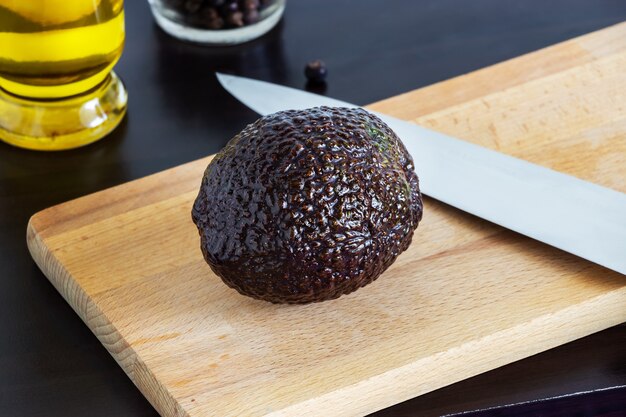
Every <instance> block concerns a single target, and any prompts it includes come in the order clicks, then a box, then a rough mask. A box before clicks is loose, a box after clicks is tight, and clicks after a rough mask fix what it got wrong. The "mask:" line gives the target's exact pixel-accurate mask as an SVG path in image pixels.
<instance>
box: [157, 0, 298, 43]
mask: <svg viewBox="0 0 626 417" xmlns="http://www.w3.org/2000/svg"><path fill="white" fill-rule="evenodd" d="M149 2H150V5H151V6H152V14H153V15H154V18H155V20H156V22H157V23H158V25H159V26H160V27H161V28H162V29H163V30H164V31H165V32H167V33H169V34H170V35H172V36H174V37H176V38H179V39H182V40H186V41H191V42H196V43H202V44H206V45H236V44H240V43H243V42H247V41H251V40H253V39H256V38H258V37H259V36H261V35H264V34H265V33H267V32H269V31H270V30H271V29H272V28H273V27H274V26H276V24H277V23H278V21H279V20H280V18H281V17H282V15H283V12H284V10H285V2H286V0H149Z"/></svg>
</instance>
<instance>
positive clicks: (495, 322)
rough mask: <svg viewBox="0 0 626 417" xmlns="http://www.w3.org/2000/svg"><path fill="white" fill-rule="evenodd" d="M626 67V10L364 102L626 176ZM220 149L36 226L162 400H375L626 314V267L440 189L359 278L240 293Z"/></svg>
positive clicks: (231, 409) (225, 410) (350, 409)
mask: <svg viewBox="0 0 626 417" xmlns="http://www.w3.org/2000/svg"><path fill="white" fill-rule="evenodd" d="M625 68H626V23H625V24H621V25H617V26H614V27H611V28H608V29H605V30H602V31H599V32H596V33H592V34H589V35H587V36H583V37H581V38H577V39H574V40H571V41H568V42H564V43H562V44H559V45H556V46H553V47H550V48H546V49H544V50H541V51H538V52H535V53H532V54H529V55H525V56H522V57H520V58H516V59H514V60H511V61H508V62H504V63H501V64H498V65H494V66H492V67H490V68H486V69H483V70H480V71H477V72H474V73H471V74H468V75H464V76H461V77H458V78H454V79H452V80H449V81H445V82H442V83H439V84H436V85H433V86H430V87H427V88H422V89H419V90H416V91H413V92H410V93H407V94H404V95H401V96H398V97H394V98H391V99H389V100H385V101H383V102H380V103H376V104H373V105H372V106H370V107H371V108H372V109H376V110H378V111H381V112H386V113H389V114H391V115H394V116H397V117H400V118H403V119H407V120H412V121H415V122H416V123H418V124H421V125H424V126H427V127H431V128H433V129H436V130H439V131H442V132H445V133H448V134H451V135H455V136H458V137H461V138H465V139H467V140H470V141H472V142H475V143H479V144H481V145H484V146H487V147H490V148H494V149H497V150H499V151H502V152H506V153H509V154H512V155H515V156H518V157H521V158H524V159H528V160H530V161H533V162H536V163H539V164H542V165H545V166H548V167H551V168H554V169H557V170H560V171H563V172H567V173H569V174H572V175H575V176H578V177H581V178H584V179H586V180H590V181H594V182H596V183H598V184H602V185H605V186H608V187H612V188H614V189H617V190H620V191H622V192H626V71H625ZM209 160H210V158H205V159H202V160H199V161H195V162H191V163H189V164H186V165H182V166H180V167H177V168H174V169H171V170H168V171H165V172H161V173H158V174H156V175H152V176H150V177H147V178H143V179H140V180H137V181H133V182H131V183H127V184H124V185H121V186H118V187H115V188H112V189H109V190H106V191H102V192H99V193H97V194H93V195H90V196H87V197H83V198H80V199H78V200H74V201H70V202H68V203H65V204H62V205H59V206H56V207H52V208H50V209H47V210H45V211H43V212H40V213H38V214H36V215H35V216H33V218H32V219H31V221H30V224H29V227H28V245H29V248H30V250H31V252H32V255H33V258H34V259H35V261H36V262H37V264H38V265H39V266H40V268H41V269H42V270H43V271H44V273H45V274H46V276H47V277H48V278H49V279H50V281H51V282H52V283H53V284H54V285H55V287H56V288H57V289H58V290H59V292H60V293H61V294H62V295H63V297H65V299H66V300H67V301H68V303H70V304H71V306H72V307H73V308H74V310H76V312H77V313H78V314H79V315H80V317H81V318H82V319H83V320H84V321H85V323H86V324H87V325H88V326H89V327H90V328H91V330H92V331H93V332H94V333H95V334H96V336H97V337H98V338H99V339H100V340H101V341H102V343H103V344H104V346H105V347H106V348H107V349H108V350H109V352H111V355H113V357H114V358H115V360H117V361H118V363H119V364H120V366H121V367H122V368H123V369H124V371H125V372H126V373H127V374H128V376H129V377H130V378H131V379H132V380H133V382H134V383H135V384H136V385H137V387H139V389H140V390H141V392H143V393H144V395H145V396H146V397H147V398H148V400H149V401H150V402H151V403H152V404H153V405H154V407H155V408H156V409H157V410H158V411H159V412H160V413H161V414H162V415H163V416H214V415H215V416H217V415H219V416H246V415H254V416H260V415H271V416H287V415H289V416H316V415H319V416H355V415H362V414H365V413H369V412H373V411H375V410H379V409H382V408H385V407H388V406H390V405H392V404H395V403H398V402H400V401H403V400H406V399H408V398H411V397H415V396H417V395H420V394H423V393H425V392H428V391H432V390H434V389H436V388H439V387H442V386H445V385H448V384H451V383H453V382H455V381H459V380H461V379H464V378H468V377H470V376H473V375H476V374H479V373H481V372H485V371H487V370H490V369H493V368H496V367H498V366H501V365H504V364H507V363H510V362H512V361H516V360H518V359H521V358H524V357H527V356H530V355H533V354H535V353H538V352H541V351H543V350H546V349H549V348H552V347H555V346H557V345H560V344H563V343H566V342H569V341H571V340H574V339H577V338H579V337H582V336H585V335H588V334H590V333H593V332H597V331H599V330H602V329H605V328H607V327H610V326H613V325H616V324H618V323H621V322H624V321H626V277H624V276H622V275H619V274H617V273H614V272H612V271H609V270H607V269H605V268H602V267H600V266H597V265H594V264H592V263H589V262H586V261H584V260H581V259H579V258H577V257H575V256H572V255H569V254H567V253H565V252H562V251H559V250H556V249H553V248H551V247H549V246H547V245H544V244H542V243H539V242H535V241H532V240H530V239H528V238H525V237H523V236H520V235H517V234H515V233H513V232H510V231H508V230H505V229H503V228H501V227H497V226H494V225H493V224H490V223H488V222H486V221H482V220H480V219H478V218H475V217H472V216H470V215H467V214H464V213H462V212H460V211H458V210H456V209H454V208H452V207H449V206H446V205H444V204H441V203H438V202H436V201H433V200H430V199H427V201H426V207H425V215H424V220H423V223H422V224H421V225H420V227H419V229H418V231H417V234H416V236H415V238H414V243H413V245H412V246H411V248H410V249H409V250H408V251H407V252H406V253H404V254H403V255H402V256H401V257H400V258H399V259H398V260H397V262H396V263H395V264H394V265H393V266H392V267H391V268H390V269H389V270H388V271H387V272H386V273H385V274H384V275H383V276H382V277H381V278H379V280H378V281H376V282H375V283H373V284H371V285H369V286H367V287H365V288H363V289H361V290H359V291H357V292H356V293H354V294H351V295H349V296H344V297H342V298H340V299H339V300H336V301H331V302H325V303H321V304H314V305H306V306H278V305H272V304H268V303H265V302H260V301H255V300H252V299H249V298H245V297H242V296H240V295H238V294H237V293H236V292H235V291H233V290H231V289H229V288H227V287H226V286H225V285H224V284H222V282H221V281H220V280H219V279H218V278H217V277H216V276H215V275H213V274H212V273H211V271H210V270H209V268H208V267H207V266H206V264H205V263H204V261H203V260H202V256H201V253H200V250H199V241H198V240H199V239H198V235H197V232H196V229H195V226H194V225H193V224H192V222H191V218H190V211H191V204H192V200H193V199H194V197H195V195H196V190H197V188H198V186H199V183H200V178H201V175H202V171H203V169H204V168H205V166H206V164H207V163H208V162H209ZM417 170H418V172H419V167H417ZM529 204H532V201H530V202H529ZM624 215H625V216H626V213H624ZM624 256H626V245H625V247H624Z"/></svg>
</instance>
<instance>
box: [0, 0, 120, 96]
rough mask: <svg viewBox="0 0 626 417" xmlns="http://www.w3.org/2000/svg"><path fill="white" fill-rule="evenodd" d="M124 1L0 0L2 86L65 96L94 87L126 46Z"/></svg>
mask: <svg viewBox="0 0 626 417" xmlns="http://www.w3.org/2000/svg"><path fill="white" fill-rule="evenodd" d="M123 10H124V9H123V0H0V87H1V88H3V89H4V90H6V91H8V92H10V93H12V94H15V95H18V96H22V97H29V98H60V97H68V96H72V95H76V94H80V93H84V92H85V91H87V90H89V89H91V88H93V87H95V86H96V85H98V84H100V83H101V82H102V81H103V80H104V79H105V77H107V75H108V74H109V73H110V71H111V69H112V68H113V66H114V65H115V63H116V62H117V60H118V59H119V57H120V55H121V53H122V49H123V46H124V11H123Z"/></svg>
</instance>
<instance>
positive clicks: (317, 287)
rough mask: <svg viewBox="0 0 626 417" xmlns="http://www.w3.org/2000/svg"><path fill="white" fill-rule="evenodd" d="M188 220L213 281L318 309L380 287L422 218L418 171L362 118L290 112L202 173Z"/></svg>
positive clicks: (255, 127)
mask: <svg viewBox="0 0 626 417" xmlns="http://www.w3.org/2000/svg"><path fill="white" fill-rule="evenodd" d="M192 217H193V220H194V223H196V225H197V226H198V230H199V232H200V236H201V245H202V253H203V254H204V258H205V259H206V261H207V262H208V264H209V265H210V266H211V269H213V271H214V272H215V273H216V274H217V275H218V276H220V277H221V278H222V280H223V281H224V282H225V283H226V284H227V285H228V286H230V287H232V288H234V289H236V290H237V291H239V292H240V293H241V294H244V295H247V296H250V297H254V298H257V299H261V300H267V301H271V302H273V303H300V304H303V303H310V302H316V301H323V300H330V299H333V298H337V297H339V296H341V295H342V294H348V293H350V292H352V291H354V290H356V289H358V288H360V287H363V286H365V285H367V284H369V283H370V282H372V281H374V280H375V279H376V278H378V276H379V275H380V274H381V273H382V272H383V271H384V270H385V269H387V267H389V265H391V264H392V263H393V262H394V261H395V259H396V257H397V256H398V255H399V254H400V253H402V252H403V251H404V250H406V248H407V247H408V246H409V244H410V243H411V238H412V236H413V231H414V229H415V228H416V227H417V225H418V222H419V221H420V219H421V217H422V198H421V195H420V191H419V187H418V179H417V175H416V174H415V172H414V170H413V161H412V159H411V157H410V155H409V154H408V152H407V150H406V148H405V147H404V145H403V144H402V142H401V141H400V140H399V139H398V137H397V136H396V135H395V133H394V132H393V131H392V130H391V129H390V128H389V127H388V126H387V125H386V124H385V123H383V122H382V121H381V120H380V119H379V118H377V117H376V116H374V115H372V114H370V113H368V112H366V111H365V110H362V109H347V108H329V107H320V108H313V109H308V110H304V111H284V112H279V113H275V114H272V115H269V116H265V117H263V118H261V119H259V120H257V121H256V122H254V123H252V124H251V125H248V126H247V127H246V128H245V129H244V130H243V131H242V132H241V133H240V134H238V135H237V136H235V137H234V138H233V139H232V140H231V141H230V142H229V143H228V144H227V145H226V147H225V148H224V149H223V150H222V151H221V152H220V153H218V154H217V155H216V156H215V158H214V159H213V160H212V161H211V163H210V164H209V166H208V167H207V169H206V172H205V174H204V178H203V179H202V186H201V188H200V193H199V195H198V197H197V199H196V201H195V204H194V206H193V213H192Z"/></svg>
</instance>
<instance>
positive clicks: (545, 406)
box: [444, 385, 626, 417]
mask: <svg viewBox="0 0 626 417" xmlns="http://www.w3.org/2000/svg"><path fill="white" fill-rule="evenodd" d="M461 416H462V417H570V416H572V417H573V416H576V417H626V385H625V386H618V387H613V388H607V389H601V390H597V391H588V392H580V393H576V394H571V395H565V396H561V397H555V398H548V399H545V400H538V401H530V402H525V403H519V404H511V405H507V406H504V407H497V408H489V409H485V410H477V411H470V412H464V413H460V414H449V415H447V416H444V417H461Z"/></svg>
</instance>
